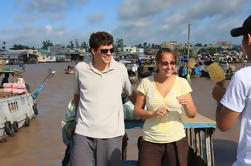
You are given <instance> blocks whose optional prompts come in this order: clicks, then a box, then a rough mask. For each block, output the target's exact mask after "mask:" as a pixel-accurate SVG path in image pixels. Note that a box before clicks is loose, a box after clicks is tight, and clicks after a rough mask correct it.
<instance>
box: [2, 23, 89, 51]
mask: <svg viewBox="0 0 251 166" xmlns="http://www.w3.org/2000/svg"><path fill="white" fill-rule="evenodd" d="M89 35H90V34H89V33H87V32H84V33H83V32H72V31H70V30H69V29H67V28H64V27H60V26H57V27H52V26H51V25H46V26H33V25H31V24H26V25H25V26H24V27H23V28H13V27H9V28H5V29H2V30H1V31H0V36H1V41H6V42H7V44H6V46H7V48H10V47H12V46H13V45H14V44H22V45H27V46H30V47H32V46H35V47H38V48H40V47H41V46H42V41H45V40H50V41H52V42H53V44H63V45H67V44H69V43H68V42H69V41H70V40H74V39H78V40H79V41H80V42H82V41H87V40H88V38H89Z"/></svg>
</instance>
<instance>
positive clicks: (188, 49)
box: [187, 24, 190, 58]
mask: <svg viewBox="0 0 251 166" xmlns="http://www.w3.org/2000/svg"><path fill="white" fill-rule="evenodd" d="M187 45H188V46H187V58H189V53H190V52H189V51H190V24H188V41H187Z"/></svg>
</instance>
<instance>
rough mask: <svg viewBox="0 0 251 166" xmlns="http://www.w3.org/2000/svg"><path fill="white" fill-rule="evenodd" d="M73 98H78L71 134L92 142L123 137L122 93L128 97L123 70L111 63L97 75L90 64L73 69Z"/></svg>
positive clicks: (130, 91)
mask: <svg viewBox="0 0 251 166" xmlns="http://www.w3.org/2000/svg"><path fill="white" fill-rule="evenodd" d="M75 75H76V79H75V84H74V94H79V95H80V101H79V105H78V111H77V125H76V130H75V133H77V134H80V135H84V136H87V137H92V138H114V137H117V136H122V135H124V133H125V127H124V113H123V106H122V100H121V94H122V92H123V91H124V92H126V94H127V95H128V96H131V95H132V91H133V86H132V85H131V83H130V80H129V78H128V74H127V70H126V67H125V66H124V65H123V64H121V63H119V62H117V61H115V60H114V59H112V60H111V63H110V66H109V68H108V69H107V70H106V71H103V72H100V71H98V70H97V69H96V68H94V67H93V65H92V63H91V62H90V63H85V62H81V63H79V64H78V65H77V66H76V73H75Z"/></svg>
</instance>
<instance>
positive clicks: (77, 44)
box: [75, 39, 80, 48]
mask: <svg viewBox="0 0 251 166" xmlns="http://www.w3.org/2000/svg"><path fill="white" fill-rule="evenodd" d="M75 46H76V48H80V47H79V41H78V39H75Z"/></svg>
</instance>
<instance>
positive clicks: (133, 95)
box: [128, 88, 137, 104]
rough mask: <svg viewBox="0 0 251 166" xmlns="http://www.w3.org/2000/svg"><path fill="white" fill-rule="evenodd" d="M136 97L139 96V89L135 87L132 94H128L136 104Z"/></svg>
mask: <svg viewBox="0 0 251 166" xmlns="http://www.w3.org/2000/svg"><path fill="white" fill-rule="evenodd" d="M136 97H137V91H136V90H135V89H134V88H133V91H132V95H131V96H128V98H129V100H130V101H131V102H132V103H133V104H135V103H136Z"/></svg>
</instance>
